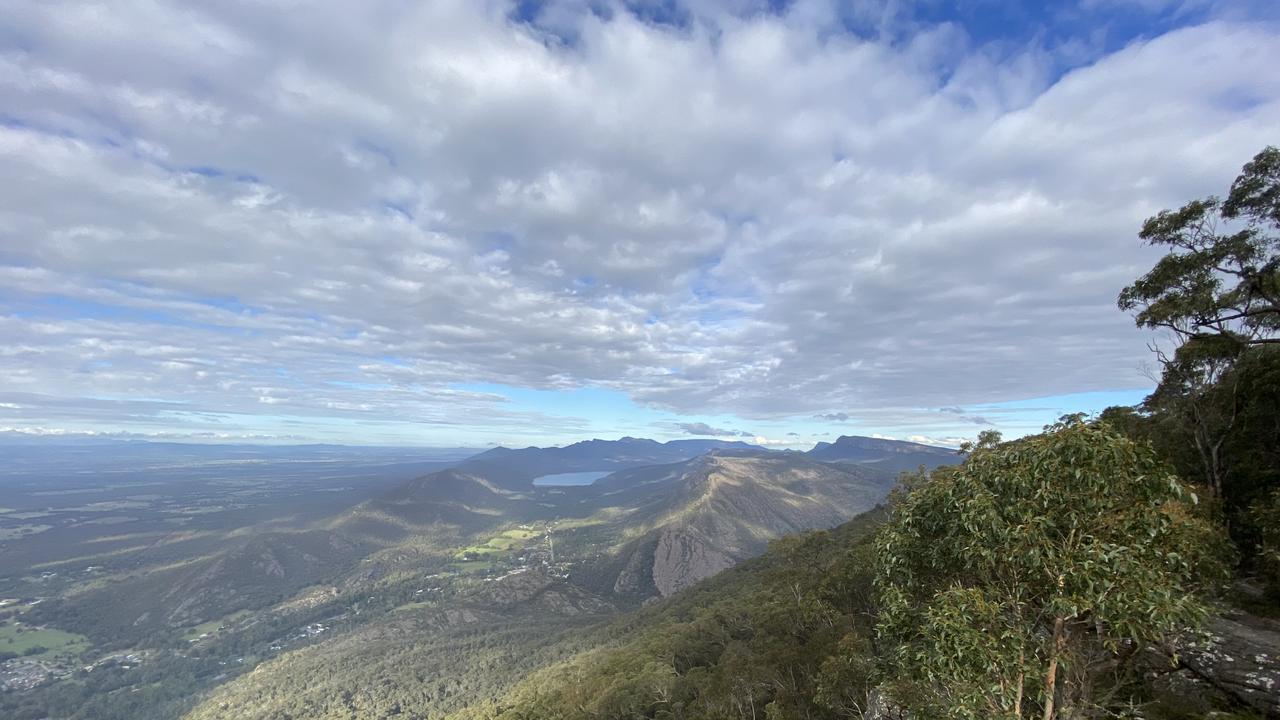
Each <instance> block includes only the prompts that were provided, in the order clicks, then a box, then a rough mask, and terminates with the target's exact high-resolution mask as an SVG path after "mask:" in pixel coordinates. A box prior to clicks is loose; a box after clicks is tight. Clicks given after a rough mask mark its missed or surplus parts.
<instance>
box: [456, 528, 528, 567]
mask: <svg viewBox="0 0 1280 720" xmlns="http://www.w3.org/2000/svg"><path fill="white" fill-rule="evenodd" d="M537 536H538V532H537V531H535V530H521V529H519V528H514V529H511V530H503V531H502V532H501V533H499V534H497V535H494V536H493V537H491V538H489V540H488V541H487V542H485V544H483V545H468V546H467V547H464V548H462V549H461V550H459V551H458V552H457V553H455V554H454V558H456V559H458V560H462V559H464V558H466V557H467V556H471V557H477V556H478V557H490V556H493V555H498V554H500V553H505V552H511V551H512V550H519V549H520V548H522V547H524V544H525V541H526V540H529V539H530V538H535V537H537Z"/></svg>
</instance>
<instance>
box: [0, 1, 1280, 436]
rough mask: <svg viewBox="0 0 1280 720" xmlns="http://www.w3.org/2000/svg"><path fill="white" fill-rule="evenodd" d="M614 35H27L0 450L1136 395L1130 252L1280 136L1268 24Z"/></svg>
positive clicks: (838, 23)
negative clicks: (590, 410)
mask: <svg viewBox="0 0 1280 720" xmlns="http://www.w3.org/2000/svg"><path fill="white" fill-rule="evenodd" d="M592 5H595V4H588V3H578V2H555V3H549V4H547V5H546V6H545V7H544V8H543V10H542V11H541V12H540V14H538V16H537V17H536V18H525V19H521V18H520V17H518V16H517V14H516V12H515V10H516V7H515V4H514V3H510V2H499V1H498V0H489V1H486V2H462V1H461V0H455V1H448V2H436V3H428V4H408V5H405V4H386V5H384V4H378V3H354V4H351V3H332V4H318V5H316V6H314V7H309V8H308V10H307V11H306V12H298V11H297V9H296V8H290V7H287V6H277V5H271V4H259V3H230V2H229V3H201V4H184V3H178V2H172V3H164V2H162V3H156V2H121V3H113V4H112V5H111V8H110V11H109V12H108V11H107V10H105V9H104V8H103V7H101V6H99V5H95V4H91V3H19V2H11V3H2V4H0V18H2V19H3V20H4V25H5V27H6V31H5V34H4V36H3V40H0V42H3V45H2V46H0V103H3V105H4V107H6V108H8V111H7V113H8V114H4V115H0V167H3V168H4V169H5V177H6V180H5V184H4V190H5V192H4V194H3V198H2V199H0V292H3V296H2V297H3V300H4V307H3V308H0V337H3V338H4V339H5V343H4V344H3V347H0V373H3V376H4V377H5V378H6V382H5V385H4V387H3V388H2V389H3V391H4V395H5V396H4V397H0V400H3V401H4V404H0V420H2V421H3V422H5V423H6V424H9V425H14V426H18V425H21V424H23V423H25V424H29V425H32V426H36V425H52V424H54V423H57V422H59V421H61V420H66V419H69V418H72V417H75V418H80V419H84V418H86V417H88V418H95V419H97V420H99V421H100V422H103V423H111V422H115V423H122V424H138V423H150V424H153V425H157V426H163V425H165V424H166V423H168V424H176V423H179V422H181V423H183V424H184V425H185V426H187V427H189V428H190V429H192V430H193V431H206V430H207V431H213V430H211V428H213V427H216V426H219V425H226V424H227V423H234V422H237V421H236V420H235V418H237V417H246V416H252V415H253V414H255V413H261V412H270V413H273V414H276V415H284V416H290V417H294V418H301V419H302V420H299V422H304V423H305V422H307V419H319V418H334V417H340V418H347V419H352V420H358V421H360V422H365V421H369V422H376V421H379V420H398V421H405V422H412V423H421V424H423V425H424V426H427V427H454V426H458V425H461V424H467V423H469V424H477V423H479V424H488V425H491V426H494V427H504V428H521V427H527V426H530V425H531V424H540V426H543V427H550V428H554V429H556V430H560V431H565V432H570V431H572V430H573V429H574V428H575V427H580V426H581V421H580V419H575V418H557V417H546V416H542V415H538V414H536V413H527V412H521V411H514V410H512V409H511V408H509V407H506V403H505V402H504V400H503V398H502V397H499V396H494V395H492V394H485V393H476V392H471V391H468V390H465V389H460V386H461V385H463V384H469V383H477V382H483V383H495V384H505V385H510V386H517V387H530V388H541V389H562V388H574V387H582V386H595V387H602V388H608V389H613V390H617V391H621V392H623V393H626V394H627V395H629V396H630V397H632V398H633V399H635V400H636V401H638V402H640V403H643V404H647V405H650V406H653V407H657V408H662V409H666V410H671V411H674V412H677V413H690V414H692V413H729V414H736V415H738V416H741V417H744V418H761V419H776V418H785V417H790V416H797V417H813V416H815V415H816V416H817V417H819V418H821V419H826V420H833V421H845V420H847V419H849V417H850V416H849V414H847V413H845V412H839V411H837V410H836V409H837V408H842V407H843V408H849V407H858V408H868V409H869V410H868V412H874V411H875V410H876V409H877V408H886V407H908V408H909V407H916V408H936V407H941V406H944V405H946V406H952V405H955V406H957V407H960V406H964V405H972V404H976V403H984V402H993V401H1000V400H1009V399H1017V398H1025V397H1032V396H1040V395H1050V394H1060V393H1068V392H1081V391H1089V390H1101V389H1109V388H1120V387H1132V386H1134V385H1144V384H1145V382H1146V380H1145V378H1144V377H1143V375H1142V373H1141V371H1140V369H1139V363H1140V361H1141V360H1142V359H1143V358H1144V357H1145V353H1146V350H1145V345H1144V342H1145V337H1144V336H1143V335H1142V334H1141V333H1138V332H1137V331H1136V330H1134V329H1133V327H1132V323H1131V321H1130V320H1129V319H1128V318H1126V317H1124V316H1123V315H1121V314H1120V313H1118V312H1117V311H1116V310H1115V309H1114V306H1113V301H1114V297H1115V295H1116V292H1117V291H1118V289H1119V288H1120V287H1121V286H1123V285H1124V284H1125V283H1126V282H1127V281H1128V280H1130V279H1132V278H1133V277H1136V276H1137V275H1138V274H1140V273H1141V272H1142V271H1143V270H1144V269H1145V268H1146V267H1148V266H1149V265H1150V263H1151V262H1152V261H1153V259H1154V258H1153V256H1152V254H1151V251H1150V250H1149V249H1144V248H1142V247H1140V246H1139V244H1138V243H1137V242H1136V241H1135V238H1134V235H1135V232H1136V229H1137V227H1138V226H1139V224H1140V222H1141V220H1142V219H1143V218H1144V217H1145V216H1146V215H1148V214H1151V213H1152V212H1154V211H1156V210H1158V209H1160V208H1162V207H1169V206H1173V205H1176V204H1179V203H1181V202H1183V201H1185V200H1186V199H1188V198H1190V197H1193V196H1196V195H1200V194H1204V193H1208V192H1221V191H1222V190H1223V188H1225V187H1226V186H1227V184H1228V183H1229V181H1230V179H1231V178H1232V177H1233V176H1234V174H1235V172H1236V171H1237V170H1238V168H1239V166H1240V164H1241V163H1242V162H1244V161H1245V160H1246V159H1247V158H1248V157H1250V156H1251V155H1252V154H1253V153H1254V152H1256V151H1257V150H1258V149H1259V148H1260V147H1261V146H1262V145H1264V144H1266V143H1268V142H1275V137H1274V128H1275V127H1276V126H1277V125H1278V124H1280V77H1278V76H1277V74H1276V73H1275V72H1274V68H1275V67H1278V66H1280V42H1277V40H1278V39H1280V37H1278V36H1280V32H1278V31H1277V29H1276V26H1275V25H1274V24H1270V23H1269V22H1266V21H1259V20H1256V19H1251V18H1250V16H1248V14H1243V15H1242V14H1241V13H1228V14H1225V15H1223V17H1227V18H1229V19H1228V20H1221V21H1218V20H1212V19H1211V20H1208V21H1206V22H1203V23H1201V24H1197V25H1194V26H1188V27H1181V28H1177V29H1173V30H1170V31H1168V32H1165V33H1164V34H1162V35H1159V36H1153V37H1149V38H1138V39H1135V40H1134V41H1133V42H1131V43H1129V44H1127V45H1125V46H1123V47H1121V48H1119V49H1113V48H1107V47H1101V46H1099V47H1088V48H1084V49H1083V50H1082V49H1081V48H1079V47H1078V46H1071V47H1068V46H1067V45H1065V44H1061V43H1059V44H1049V43H1047V42H1046V43H1041V42H1037V41H1032V42H1030V43H1026V44H1023V45H1020V46H1019V47H1018V48H1017V49H1013V50H1010V49H1008V48H1003V49H997V48H994V47H993V46H990V45H984V44H980V43H978V42H976V41H974V40H973V39H972V38H970V37H968V36H967V35H966V33H965V32H964V30H963V28H961V27H958V26H956V25H954V24H945V23H944V24H937V25H928V24H921V23H906V21H905V20H904V19H903V18H900V17H897V16H895V15H892V14H885V13H884V12H879V13H877V11H876V8H877V7H878V6H877V5H876V4H875V3H866V4H861V5H858V7H859V8H861V9H862V10H861V12H863V15H860V16H859V17H856V18H849V17H842V16H841V14H840V13H839V12H837V9H838V8H839V7H840V5H839V4H837V3H830V2H819V1H816V0H806V1H799V2H795V3H791V4H789V5H788V9H787V10H786V11H784V12H781V13H770V12H764V11H763V6H761V5H760V4H758V3H753V2H727V3H709V2H689V3H684V4H679V5H677V6H676V7H677V8H680V9H682V11H681V12H678V13H675V14H674V17H673V18H670V19H668V20H670V22H674V23H677V26H673V25H672V24H670V22H668V23H664V22H662V21H658V20H655V18H653V17H646V16H641V15H637V14H636V13H633V12H629V11H627V10H626V9H625V8H623V7H622V6H609V7H611V8H612V10H611V11H610V12H598V11H593V10H592V8H591V7H590V6H592ZM880 9H881V10H883V9H884V8H880ZM1157 9H1158V8H1152V9H1151V11H1153V12H1154V11H1156V10H1157ZM530 20H531V21H530ZM659 20H660V19H659ZM850 23H853V26H857V27H867V28H872V29H873V30H874V32H867V33H863V34H853V33H849V32H844V31H840V28H843V27H846V26H849V24H850ZM904 23H906V24H904ZM908 25H909V26H910V27H909V28H908ZM908 29H909V36H908V35H904V33H905V32H907V30H908ZM143 38H145V41H144V40H143ZM335 47H341V48H342V49H343V51H342V52H341V53H335V52H334V48H335ZM1073 48H1074V49H1073ZM10 405H16V406H18V407H16V408H15V407H10ZM968 419H969V421H971V422H974V423H975V424H985V423H986V417H984V416H983V415H973V416H971V417H969V418H968ZM979 421H982V422H979ZM707 429H710V430H714V429H715V428H707Z"/></svg>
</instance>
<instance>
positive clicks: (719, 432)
mask: <svg viewBox="0 0 1280 720" xmlns="http://www.w3.org/2000/svg"><path fill="white" fill-rule="evenodd" d="M676 428H677V429H679V430H680V431H681V432H684V433H685V434H687V435H700V436H704V437H743V438H749V437H755V433H749V432H745V431H742V430H726V429H724V428H717V427H711V426H710V425H708V424H706V423H701V422H694V423H676Z"/></svg>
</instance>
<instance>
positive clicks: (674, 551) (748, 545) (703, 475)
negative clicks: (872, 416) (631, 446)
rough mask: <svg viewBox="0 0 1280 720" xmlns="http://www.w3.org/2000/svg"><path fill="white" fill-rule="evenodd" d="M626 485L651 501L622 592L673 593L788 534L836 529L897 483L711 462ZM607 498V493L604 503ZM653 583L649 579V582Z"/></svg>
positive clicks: (851, 472) (746, 461)
mask: <svg viewBox="0 0 1280 720" xmlns="http://www.w3.org/2000/svg"><path fill="white" fill-rule="evenodd" d="M650 474H651V475H652V477H648V476H642V474H639V473H633V474H630V475H627V476H626V477H623V478H619V483H620V484H621V483H622V482H623V481H625V488H624V489H620V490H617V491H614V492H613V493H612V494H614V495H615V496H622V495H624V494H626V493H627V492H628V490H627V489H626V488H630V489H635V488H641V487H643V489H644V492H645V493H646V495H647V496H649V497H650V498H653V499H651V500H650V501H648V502H647V503H645V504H642V505H640V506H639V507H638V508H637V510H636V511H635V512H634V513H632V514H630V515H629V516H628V519H627V522H628V524H629V530H630V531H631V532H632V533H633V534H638V535H639V536H640V537H639V539H637V540H635V541H633V542H631V543H630V544H628V545H627V547H626V548H624V550H623V555H624V557H623V558H622V560H621V562H620V563H619V565H618V566H617V569H616V570H615V571H614V573H615V576H614V577H615V580H614V581H612V584H613V586H614V587H613V589H614V591H615V592H619V593H622V594H635V595H643V594H646V591H656V593H657V594H659V595H662V596H668V595H671V594H673V593H676V592H679V591H680V590H682V589H684V588H686V587H689V586H690V585H693V584H694V583H696V582H698V581H699V580H702V579H703V578H707V577H710V576H711V575H714V574H716V573H718V572H720V571H721V570H724V569H726V568H728V567H731V566H733V565H735V564H737V563H738V562H740V561H742V560H744V559H746V558H749V557H753V556H755V555H758V554H760V553H762V552H764V550H765V548H766V547H767V546H768V543H769V541H770V540H773V539H775V538H778V537H781V536H783V535H786V534H789V533H794V532H799V531H803V530H811V529H816V528H829V527H833V526H835V525H838V524H840V523H841V522H844V521H845V520H848V519H849V518H851V517H853V516H854V515H857V514H859V513H862V512H865V511H866V510H869V509H871V508H872V507H874V506H875V505H876V504H877V503H879V502H880V501H881V500H882V499H883V498H884V496H885V494H886V493H887V492H888V490H889V487H890V485H891V484H892V480H891V479H889V478H888V477H887V476H884V475H882V474H876V473H872V472H868V471H866V470H864V469H860V468H856V467H849V466H835V465H829V464H826V463H818V462H812V461H809V460H806V459H804V458H802V457H798V456H794V455H791V456H768V455H761V456H733V455H717V454H712V455H707V456H703V457H700V458H697V459H695V460H692V461H689V462H687V463H682V464H679V465H675V466H663V467H661V468H654V469H653V470H652V472H651V473H650ZM608 496H609V495H608V494H607V495H606V497H608ZM646 576H647V577H646Z"/></svg>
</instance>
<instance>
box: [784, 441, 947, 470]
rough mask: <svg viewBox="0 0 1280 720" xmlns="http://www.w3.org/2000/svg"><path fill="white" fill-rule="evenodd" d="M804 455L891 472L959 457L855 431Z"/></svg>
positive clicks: (928, 466)
mask: <svg viewBox="0 0 1280 720" xmlns="http://www.w3.org/2000/svg"><path fill="white" fill-rule="evenodd" d="M805 455H806V456H807V457H809V458H810V459H812V460H819V461H822V462H838V463H857V464H859V465H865V466H868V467H875V468H878V469H881V470H884V471H887V472H891V473H894V474H897V473H899V472H902V471H904V470H915V469H917V468H918V467H920V466H921V465H923V466H924V467H925V468H927V469H933V468H935V467H938V466H939V465H949V464H952V463H957V462H959V460H960V458H959V457H958V456H957V454H956V451H955V450H952V449H950V448H941V447H935V446H933V445H922V444H920V443H913V442H905V441H903V440H886V439H884V438H870V437H862V436H859V435H842V436H841V437H839V438H837V439H836V441H835V442H830V443H828V442H820V443H818V444H817V445H815V446H814V447H813V449H812V450H810V451H809V452H807V453H805Z"/></svg>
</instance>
